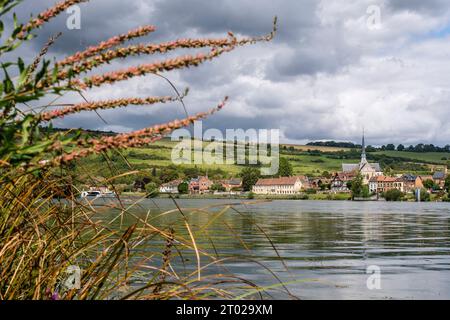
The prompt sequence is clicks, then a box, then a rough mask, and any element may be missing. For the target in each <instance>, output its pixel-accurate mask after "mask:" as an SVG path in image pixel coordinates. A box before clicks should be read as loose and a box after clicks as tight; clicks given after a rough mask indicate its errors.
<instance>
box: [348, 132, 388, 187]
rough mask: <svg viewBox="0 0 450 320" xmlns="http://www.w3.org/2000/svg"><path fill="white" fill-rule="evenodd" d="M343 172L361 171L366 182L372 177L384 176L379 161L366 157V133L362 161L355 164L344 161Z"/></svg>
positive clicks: (363, 141)
mask: <svg viewBox="0 0 450 320" xmlns="http://www.w3.org/2000/svg"><path fill="white" fill-rule="evenodd" d="M342 172H343V173H346V174H350V173H356V174H357V173H358V172H359V173H361V175H362V177H363V182H364V184H368V183H369V180H370V179H371V178H372V177H377V176H382V175H383V171H382V170H381V166H380V164H379V163H369V162H368V161H367V158H366V143H365V138H364V133H363V137H362V150H361V161H360V162H359V163H355V164H349V163H343V164H342Z"/></svg>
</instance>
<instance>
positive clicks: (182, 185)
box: [178, 182, 189, 194]
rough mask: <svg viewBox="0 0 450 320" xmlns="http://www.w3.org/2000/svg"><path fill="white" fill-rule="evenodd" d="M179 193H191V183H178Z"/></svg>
mask: <svg viewBox="0 0 450 320" xmlns="http://www.w3.org/2000/svg"><path fill="white" fill-rule="evenodd" d="M178 193H180V194H188V193H189V184H188V183H187V182H182V183H180V184H179V185H178Z"/></svg>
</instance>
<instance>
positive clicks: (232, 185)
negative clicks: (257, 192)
mask: <svg viewBox="0 0 450 320" xmlns="http://www.w3.org/2000/svg"><path fill="white" fill-rule="evenodd" d="M219 183H220V184H221V185H222V187H224V188H225V190H226V191H227V192H230V191H232V190H237V189H241V188H242V179H238V178H232V179H229V180H222V181H220V182H219Z"/></svg>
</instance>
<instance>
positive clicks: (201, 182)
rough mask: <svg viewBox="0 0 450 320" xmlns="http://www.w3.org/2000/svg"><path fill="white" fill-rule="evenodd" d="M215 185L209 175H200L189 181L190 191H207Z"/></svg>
mask: <svg viewBox="0 0 450 320" xmlns="http://www.w3.org/2000/svg"><path fill="white" fill-rule="evenodd" d="M212 185H213V182H212V181H211V180H209V179H208V177H207V176H199V177H197V178H194V179H191V180H190V181H189V192H190V193H205V192H208V191H209V188H211V186H212Z"/></svg>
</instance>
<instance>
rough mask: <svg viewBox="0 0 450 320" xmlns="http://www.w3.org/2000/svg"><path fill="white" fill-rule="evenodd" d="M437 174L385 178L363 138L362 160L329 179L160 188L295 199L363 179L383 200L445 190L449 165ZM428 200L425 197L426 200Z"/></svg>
mask: <svg viewBox="0 0 450 320" xmlns="http://www.w3.org/2000/svg"><path fill="white" fill-rule="evenodd" d="M433 170H434V172H433V174H430V175H414V174H411V173H405V174H397V175H389V176H388V175H385V174H384V173H383V170H382V168H381V165H380V164H379V163H370V162H368V161H367V158H366V145H365V138H364V135H363V138H362V150H361V160H360V162H359V163H355V164H348V163H343V164H342V170H341V171H339V172H334V173H331V174H330V175H329V176H327V177H325V176H323V177H308V176H304V175H303V176H289V177H284V176H281V177H270V178H260V179H258V180H256V181H255V183H253V184H252V187H251V189H250V190H246V191H247V192H244V191H245V190H244V188H243V180H242V179H241V178H238V177H236V178H232V179H225V180H217V181H213V180H211V179H209V178H208V176H198V177H196V178H192V179H189V180H187V181H183V180H173V181H171V182H168V183H164V184H162V185H161V186H160V187H159V193H161V194H179V193H186V194H191V195H195V194H214V195H243V194H252V195H259V196H295V195H301V194H312V193H321V194H351V193H352V183H353V181H354V180H355V179H357V178H358V177H360V179H361V181H362V185H363V186H364V188H365V189H366V190H367V192H366V193H367V195H366V198H371V199H380V197H381V196H382V195H384V194H385V193H387V192H389V191H392V190H397V191H398V192H400V193H402V194H414V195H416V194H417V192H418V191H419V190H420V191H422V193H423V195H422V196H424V195H425V193H428V194H431V193H438V192H444V191H445V188H446V186H445V183H446V179H447V178H448V169H447V166H439V167H435V168H434V169H433ZM424 198H425V197H424Z"/></svg>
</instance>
